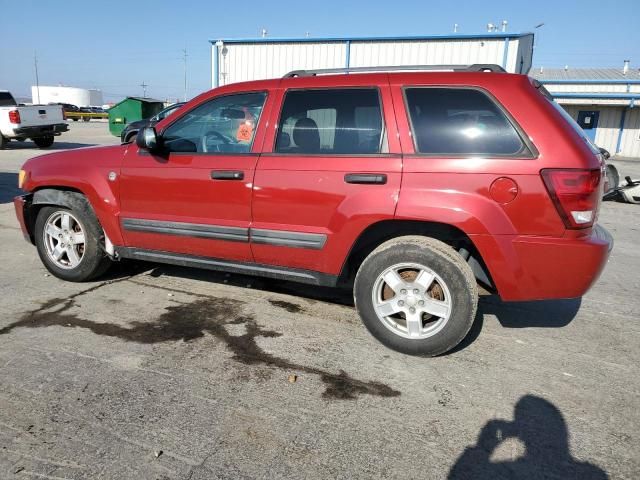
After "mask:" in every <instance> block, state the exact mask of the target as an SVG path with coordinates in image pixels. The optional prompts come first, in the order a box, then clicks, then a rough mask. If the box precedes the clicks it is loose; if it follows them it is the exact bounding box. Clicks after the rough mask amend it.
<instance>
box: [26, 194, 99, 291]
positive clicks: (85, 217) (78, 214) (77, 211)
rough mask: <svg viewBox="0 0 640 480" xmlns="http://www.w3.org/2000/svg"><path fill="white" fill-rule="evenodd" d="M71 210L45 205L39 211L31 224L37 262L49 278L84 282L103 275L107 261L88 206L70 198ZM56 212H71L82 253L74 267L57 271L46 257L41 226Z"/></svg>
mask: <svg viewBox="0 0 640 480" xmlns="http://www.w3.org/2000/svg"><path fill="white" fill-rule="evenodd" d="M70 203H71V204H72V208H67V207H61V206H46V207H43V208H41V209H40V211H39V212H38V216H37V218H36V224H35V241H36V248H37V250H38V255H39V256H40V260H42V263H43V264H44V266H45V267H46V269H47V270H49V272H51V274H52V275H54V276H56V277H58V278H60V279H62V280H67V281H69V282H84V281H87V280H91V279H93V278H96V277H98V276H100V275H102V274H103V273H105V272H106V271H107V270H108V268H109V266H110V265H111V260H110V259H109V257H108V256H107V255H106V253H105V251H104V234H103V231H102V227H101V226H100V224H99V223H98V220H97V218H96V216H95V214H94V213H93V210H92V209H91V207H90V206H89V204H88V202H87V201H86V200H83V199H77V198H73V200H72V201H71V202H70ZM57 212H71V213H72V214H73V216H74V217H75V218H76V219H77V220H78V222H79V223H80V224H81V227H82V231H83V232H84V234H85V243H84V253H83V254H82V258H81V259H80V263H79V264H78V265H77V266H76V267H75V268H61V267H59V266H58V265H57V264H56V263H55V261H54V260H53V259H51V258H50V257H49V254H48V253H47V250H46V246H45V239H44V227H45V225H46V222H47V220H48V219H49V218H50V217H51V216H52V215H54V214H55V213H57Z"/></svg>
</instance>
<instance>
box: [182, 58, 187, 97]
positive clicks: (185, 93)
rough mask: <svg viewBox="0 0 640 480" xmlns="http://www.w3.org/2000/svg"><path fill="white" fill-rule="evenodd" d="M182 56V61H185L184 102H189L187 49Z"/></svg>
mask: <svg viewBox="0 0 640 480" xmlns="http://www.w3.org/2000/svg"><path fill="white" fill-rule="evenodd" d="M182 54H183V57H182V59H183V60H184V101H185V102H186V101H187V57H188V55H187V48H186V47H185V48H184V49H182Z"/></svg>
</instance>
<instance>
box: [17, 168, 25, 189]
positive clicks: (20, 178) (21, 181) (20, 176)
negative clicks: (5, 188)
mask: <svg viewBox="0 0 640 480" xmlns="http://www.w3.org/2000/svg"><path fill="white" fill-rule="evenodd" d="M26 178H27V172H25V171H24V170H20V173H19V174H18V188H22V185H24V181H25V179H26Z"/></svg>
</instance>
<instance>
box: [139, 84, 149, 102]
mask: <svg viewBox="0 0 640 480" xmlns="http://www.w3.org/2000/svg"><path fill="white" fill-rule="evenodd" d="M140 86H141V87H142V98H147V87H148V86H149V85H147V84H146V83H144V80H143V81H142V83H141V84H140Z"/></svg>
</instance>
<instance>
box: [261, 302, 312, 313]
mask: <svg viewBox="0 0 640 480" xmlns="http://www.w3.org/2000/svg"><path fill="white" fill-rule="evenodd" d="M269 303H270V304H271V305H273V306H274V307H279V308H283V309H284V310H286V311H287V312H289V313H301V312H304V308H302V307H301V306H300V305H298V304H296V303H291V302H285V301H284V300H269Z"/></svg>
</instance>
